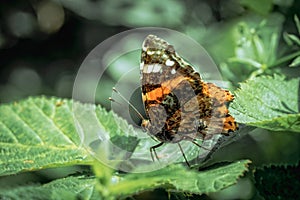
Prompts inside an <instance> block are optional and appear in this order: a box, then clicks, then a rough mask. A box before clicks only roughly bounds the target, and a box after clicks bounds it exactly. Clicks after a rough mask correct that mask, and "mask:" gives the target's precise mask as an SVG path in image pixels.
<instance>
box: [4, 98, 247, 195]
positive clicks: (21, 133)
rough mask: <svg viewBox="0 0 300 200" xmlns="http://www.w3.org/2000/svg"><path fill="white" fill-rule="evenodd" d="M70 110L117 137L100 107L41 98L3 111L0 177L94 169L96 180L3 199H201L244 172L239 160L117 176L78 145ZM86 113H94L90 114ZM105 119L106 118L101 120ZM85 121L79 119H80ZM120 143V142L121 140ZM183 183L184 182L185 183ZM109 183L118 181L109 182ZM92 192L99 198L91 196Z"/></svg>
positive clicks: (28, 189) (18, 190)
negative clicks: (175, 194)
mask: <svg viewBox="0 0 300 200" xmlns="http://www.w3.org/2000/svg"><path fill="white" fill-rule="evenodd" d="M73 104H76V106H80V108H81V109H85V112H88V111H96V115H97V116H99V117H98V121H99V123H100V124H102V125H103V127H105V128H106V129H107V130H109V131H111V130H114V132H118V131H117V130H116V128H118V126H116V125H114V126H111V125H112V124H113V121H112V120H111V118H112V117H113V115H114V114H113V113H112V112H110V113H107V112H106V111H104V110H103V109H102V108H101V107H100V106H97V107H95V106H93V105H88V104H85V105H84V104H80V103H76V102H75V103H74V102H72V101H70V100H63V99H56V98H51V99H47V98H45V97H42V98H29V99H27V100H24V101H20V102H15V103H12V104H8V105H2V106H0V111H1V112H0V113H1V116H0V117H1V118H0V121H1V124H2V126H1V131H0V132H1V154H0V156H1V172H0V173H1V175H2V176H3V175H8V174H16V173H20V172H26V171H36V170H40V169H45V168H50V167H51V168H53V167H60V166H68V165H74V164H77V165H91V166H93V167H94V172H95V175H96V177H89V176H87V175H81V176H69V177H67V178H62V179H58V180H54V181H52V182H50V183H46V184H43V185H36V184H33V185H25V186H19V187H9V186H6V187H5V188H2V189H1V190H0V195H1V196H2V197H3V198H4V197H5V198H13V199H21V198H22V197H23V194H24V193H26V194H27V197H28V198H29V197H30V198H37V197H39V198H42V199H43V198H45V195H48V196H47V198H50V199H56V198H57V195H58V194H60V193H62V194H63V196H61V198H62V197H65V196H68V197H69V196H71V197H73V198H75V197H76V196H78V195H79V196H84V198H89V199H93V198H94V197H93V196H94V195H96V196H97V195H98V196H99V195H100V196H102V197H104V198H106V199H107V198H111V199H114V198H116V197H125V196H129V195H132V194H136V193H137V192H140V191H145V190H149V189H153V188H156V187H165V188H166V189H172V190H174V191H185V192H190V193H196V194H202V193H209V192H215V191H219V190H221V189H223V188H225V187H228V186H229V185H232V184H234V183H236V181H237V179H238V178H239V177H240V176H242V175H243V174H244V173H245V171H247V170H248V164H249V163H250V161H248V160H242V161H238V162H236V163H232V164H228V165H225V166H221V167H218V168H215V169H210V170H206V171H202V172H197V171H196V170H192V169H187V168H185V167H183V166H181V165H170V166H168V167H166V168H163V169H160V170H157V171H153V172H148V173H143V174H140V173H133V174H128V175H117V174H116V171H114V170H112V169H110V168H109V167H107V166H105V165H102V164H101V163H99V162H96V161H95V159H93V158H92V157H91V156H90V154H89V152H88V151H87V150H86V149H84V148H83V147H82V146H81V145H80V138H79V135H78V134H77V132H76V130H75V124H74V121H73V118H72V117H73V115H72V114H73V113H72V106H73ZM91 107H92V108H94V110H91ZM77 109H78V108H77ZM81 112H84V111H83V110H81ZM104 115H106V117H103V116H104ZM86 116H87V115H86V114H84V115H81V116H79V117H86ZM114 117H115V116H114ZM77 120H80V119H78V118H77ZM117 121H122V119H119V120H117ZM11 122H13V123H11ZM124 123H125V122H124ZM110 126H111V127H110ZM128 126H129V125H127V127H128ZM119 137H122V134H120V136H119ZM102 153H103V154H105V152H102ZM186 179H188V180H189V181H188V182H186V181H185V180H186ZM113 180H118V181H116V182H112V181H113ZM95 188H96V189H97V191H98V192H100V193H99V194H98V193H95V191H94V190H95Z"/></svg>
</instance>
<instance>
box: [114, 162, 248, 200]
mask: <svg viewBox="0 0 300 200" xmlns="http://www.w3.org/2000/svg"><path fill="white" fill-rule="evenodd" d="M249 163H251V162H250V161H249V160H242V161H238V162H235V163H231V164H228V165H225V166H221V167H218V168H215V169H210V170H205V171H200V172H199V171H194V170H191V169H187V168H185V167H183V166H181V165H171V166H168V167H165V168H163V169H160V170H157V171H153V172H148V173H143V174H134V173H133V174H130V175H128V176H126V177H124V179H123V180H121V181H120V182H119V183H118V184H115V185H111V186H110V187H109V189H108V190H109V191H110V194H112V195H114V196H119V197H120V196H121V197H122V196H127V195H130V194H134V193H137V192H139V191H145V190H151V189H153V188H157V187H164V188H166V189H169V190H174V191H177V192H178V191H184V192H190V193H196V194H203V193H209V192H216V191H219V190H222V189H224V188H226V187H228V186H230V185H233V184H235V183H236V182H237V180H238V178H239V177H241V176H242V175H243V174H244V173H245V171H247V170H248V165H249Z"/></svg>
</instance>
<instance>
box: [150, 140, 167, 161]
mask: <svg viewBox="0 0 300 200" xmlns="http://www.w3.org/2000/svg"><path fill="white" fill-rule="evenodd" d="M163 144H164V142H161V143H159V144H157V145H154V146H152V147H150V154H151V158H152V161H153V162H154V157H153V152H154V155H155V157H156V159H157V160H159V159H158V156H157V153H156V151H155V149H156V148H158V147H160V146H161V145H163Z"/></svg>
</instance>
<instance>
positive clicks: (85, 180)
mask: <svg viewBox="0 0 300 200" xmlns="http://www.w3.org/2000/svg"><path fill="white" fill-rule="evenodd" d="M0 198H1V199H2V198H3V199H16V200H17V199H74V200H75V199H89V200H91V199H101V196H100V195H99V193H98V192H97V190H96V189H95V178H89V177H85V176H77V177H72V176H70V177H67V178H62V179H58V180H55V181H52V182H50V183H47V184H43V185H40V184H35V185H25V186H18V187H4V188H1V189H0Z"/></svg>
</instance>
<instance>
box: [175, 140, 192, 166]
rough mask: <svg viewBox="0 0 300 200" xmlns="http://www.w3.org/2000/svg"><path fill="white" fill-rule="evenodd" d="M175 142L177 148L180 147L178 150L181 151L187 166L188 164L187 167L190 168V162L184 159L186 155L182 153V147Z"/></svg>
mask: <svg viewBox="0 0 300 200" xmlns="http://www.w3.org/2000/svg"><path fill="white" fill-rule="evenodd" d="M177 144H178V146H179V149H180V151H181V153H182V155H183V158H184V160H185V163H186V164H187V166H188V167H189V168H191V165H190V163H189V162H188V160H187V159H186V156H185V154H184V152H183V149H182V147H181V145H180V144H179V143H177Z"/></svg>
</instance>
